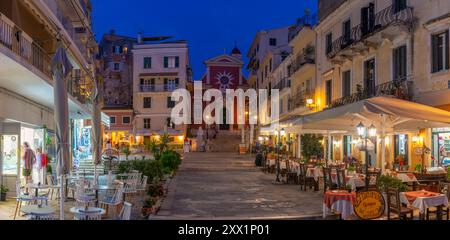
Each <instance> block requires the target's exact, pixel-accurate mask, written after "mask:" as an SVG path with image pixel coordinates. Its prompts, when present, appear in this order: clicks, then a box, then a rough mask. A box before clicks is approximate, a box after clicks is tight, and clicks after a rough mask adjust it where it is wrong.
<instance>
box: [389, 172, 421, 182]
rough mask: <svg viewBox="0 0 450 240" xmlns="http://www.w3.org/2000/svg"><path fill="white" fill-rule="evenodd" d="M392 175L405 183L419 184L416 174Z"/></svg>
mask: <svg viewBox="0 0 450 240" xmlns="http://www.w3.org/2000/svg"><path fill="white" fill-rule="evenodd" d="M391 175H392V176H393V177H395V178H397V179H398V180H401V181H402V182H404V183H418V182H419V181H418V180H417V178H416V175H414V173H395V172H394V173H391Z"/></svg>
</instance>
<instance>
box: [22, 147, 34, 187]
mask: <svg viewBox="0 0 450 240" xmlns="http://www.w3.org/2000/svg"><path fill="white" fill-rule="evenodd" d="M22 162H23V164H22V166H23V169H22V175H23V177H25V182H26V184H28V183H32V181H33V178H32V171H33V164H34V163H35V162H36V155H35V154H34V152H33V150H32V149H31V148H30V145H29V144H28V143H27V142H24V143H23V156H22ZM25 194H28V188H25Z"/></svg>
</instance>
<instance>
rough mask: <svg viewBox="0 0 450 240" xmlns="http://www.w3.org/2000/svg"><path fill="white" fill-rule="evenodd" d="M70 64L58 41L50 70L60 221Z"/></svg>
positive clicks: (66, 170)
mask: <svg viewBox="0 0 450 240" xmlns="http://www.w3.org/2000/svg"><path fill="white" fill-rule="evenodd" d="M72 68H73V67H72V64H71V63H70V61H69V59H68V58H67V55H66V51H65V49H64V47H63V45H62V42H61V41H60V40H58V50H57V51H56V54H55V56H54V57H53V59H52V64H51V69H52V73H53V81H54V87H53V95H54V104H55V110H54V115H55V124H56V159H57V166H58V167H57V173H58V175H59V176H60V184H61V190H60V193H61V198H60V219H61V220H64V201H65V197H64V177H65V175H66V174H68V173H69V171H70V170H69V167H70V154H69V149H70V148H69V147H70V145H69V104H68V96H67V82H66V81H67V75H68V74H69V73H70V72H71V71H72Z"/></svg>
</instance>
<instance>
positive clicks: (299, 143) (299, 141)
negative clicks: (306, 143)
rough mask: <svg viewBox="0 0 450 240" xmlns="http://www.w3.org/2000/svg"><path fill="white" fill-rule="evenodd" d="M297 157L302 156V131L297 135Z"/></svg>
mask: <svg viewBox="0 0 450 240" xmlns="http://www.w3.org/2000/svg"><path fill="white" fill-rule="evenodd" d="M297 158H298V159H301V158H302V135H301V134H300V133H299V134H298V135H297Z"/></svg>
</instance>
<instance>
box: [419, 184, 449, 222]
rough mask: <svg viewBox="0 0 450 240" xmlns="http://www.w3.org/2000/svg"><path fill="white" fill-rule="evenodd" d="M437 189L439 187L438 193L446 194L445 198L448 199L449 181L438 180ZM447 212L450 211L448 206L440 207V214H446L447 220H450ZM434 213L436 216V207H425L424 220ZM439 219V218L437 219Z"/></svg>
mask: <svg viewBox="0 0 450 240" xmlns="http://www.w3.org/2000/svg"><path fill="white" fill-rule="evenodd" d="M438 186H439V187H438V189H439V191H438V192H439V193H443V194H445V195H446V196H447V199H450V183H445V182H439V185H438ZM449 212H450V206H447V207H443V208H442V213H441V216H442V217H443V216H446V218H447V220H450V218H449ZM431 214H434V215H435V216H436V218H437V217H438V208H436V207H433V208H427V210H426V212H425V219H426V220H430V215H431ZM439 220H440V219H439Z"/></svg>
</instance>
